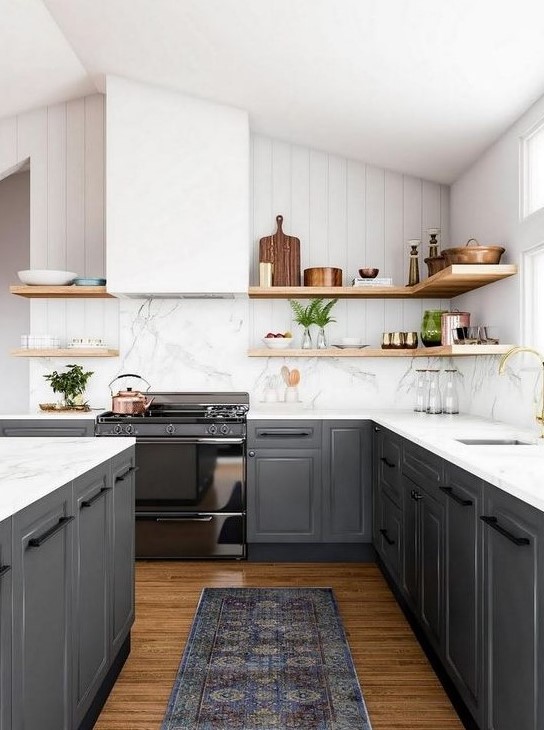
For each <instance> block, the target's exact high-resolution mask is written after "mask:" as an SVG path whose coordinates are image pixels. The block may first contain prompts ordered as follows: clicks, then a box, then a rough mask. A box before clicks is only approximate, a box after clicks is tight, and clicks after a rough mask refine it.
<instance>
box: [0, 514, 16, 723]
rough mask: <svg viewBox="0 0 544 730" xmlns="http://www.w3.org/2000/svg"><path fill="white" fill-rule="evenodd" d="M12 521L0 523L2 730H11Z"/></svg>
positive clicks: (0, 701) (0, 710)
mask: <svg viewBox="0 0 544 730" xmlns="http://www.w3.org/2000/svg"><path fill="white" fill-rule="evenodd" d="M11 563H12V555H11V519H8V520H4V521H3V522H0V730H11V727H12V724H11V636H12V632H13V626H12V621H13V612H12V608H11V593H12V576H13V570H12V567H11Z"/></svg>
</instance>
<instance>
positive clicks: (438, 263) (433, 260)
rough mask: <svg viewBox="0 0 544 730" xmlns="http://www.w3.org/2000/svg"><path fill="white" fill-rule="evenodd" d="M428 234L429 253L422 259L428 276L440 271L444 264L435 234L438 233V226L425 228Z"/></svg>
mask: <svg viewBox="0 0 544 730" xmlns="http://www.w3.org/2000/svg"><path fill="white" fill-rule="evenodd" d="M427 233H428V234H429V237H430V238H429V255H428V257H427V258H426V259H424V261H425V263H426V264H427V268H428V270H429V276H433V274H436V273H438V272H439V271H442V269H443V268H444V267H445V266H446V259H445V258H444V256H442V255H441V254H439V253H438V241H437V238H436V237H437V236H438V234H439V233H440V228H427Z"/></svg>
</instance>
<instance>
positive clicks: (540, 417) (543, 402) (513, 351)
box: [499, 346, 544, 439]
mask: <svg viewBox="0 0 544 730" xmlns="http://www.w3.org/2000/svg"><path fill="white" fill-rule="evenodd" d="M518 352H531V353H532V354H533V355H536V356H537V357H538V359H539V360H540V364H541V365H542V390H541V396H540V412H539V413H537V416H536V420H537V421H538V423H539V424H540V429H541V432H540V438H541V439H544V355H542V353H540V352H539V351H538V350H534V349H533V348H532V347H521V346H518V347H511V348H510V349H509V350H508V352H505V353H504V355H503V356H502V357H501V360H500V362H499V375H502V374H503V373H504V368H505V365H506V362H507V360H509V359H510V357H512V355H517V353H518Z"/></svg>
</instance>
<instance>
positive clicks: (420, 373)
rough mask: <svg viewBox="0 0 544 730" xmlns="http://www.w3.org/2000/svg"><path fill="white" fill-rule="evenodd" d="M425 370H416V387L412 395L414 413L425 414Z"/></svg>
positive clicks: (426, 383) (426, 382)
mask: <svg viewBox="0 0 544 730" xmlns="http://www.w3.org/2000/svg"><path fill="white" fill-rule="evenodd" d="M427 385H428V381H427V370H426V369H421V370H416V385H415V393H414V411H415V412H416V413H425V412H426V410H427Z"/></svg>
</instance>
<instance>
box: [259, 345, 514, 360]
mask: <svg viewBox="0 0 544 730" xmlns="http://www.w3.org/2000/svg"><path fill="white" fill-rule="evenodd" d="M511 347H513V345H444V346H441V347H418V348H417V349H415V350H408V349H405V350H382V349H381V348H376V347H363V348H355V347H354V348H343V349H340V348H338V347H328V348H327V349H325V350H294V349H293V350H291V349H289V348H287V349H285V350H271V349H269V348H266V347H265V348H259V349H256V350H249V351H248V353H247V354H248V356H249V357H284V358H285V357H467V356H471V355H503V354H504V353H505V352H507V351H508V350H509V349H510V348H511Z"/></svg>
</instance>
